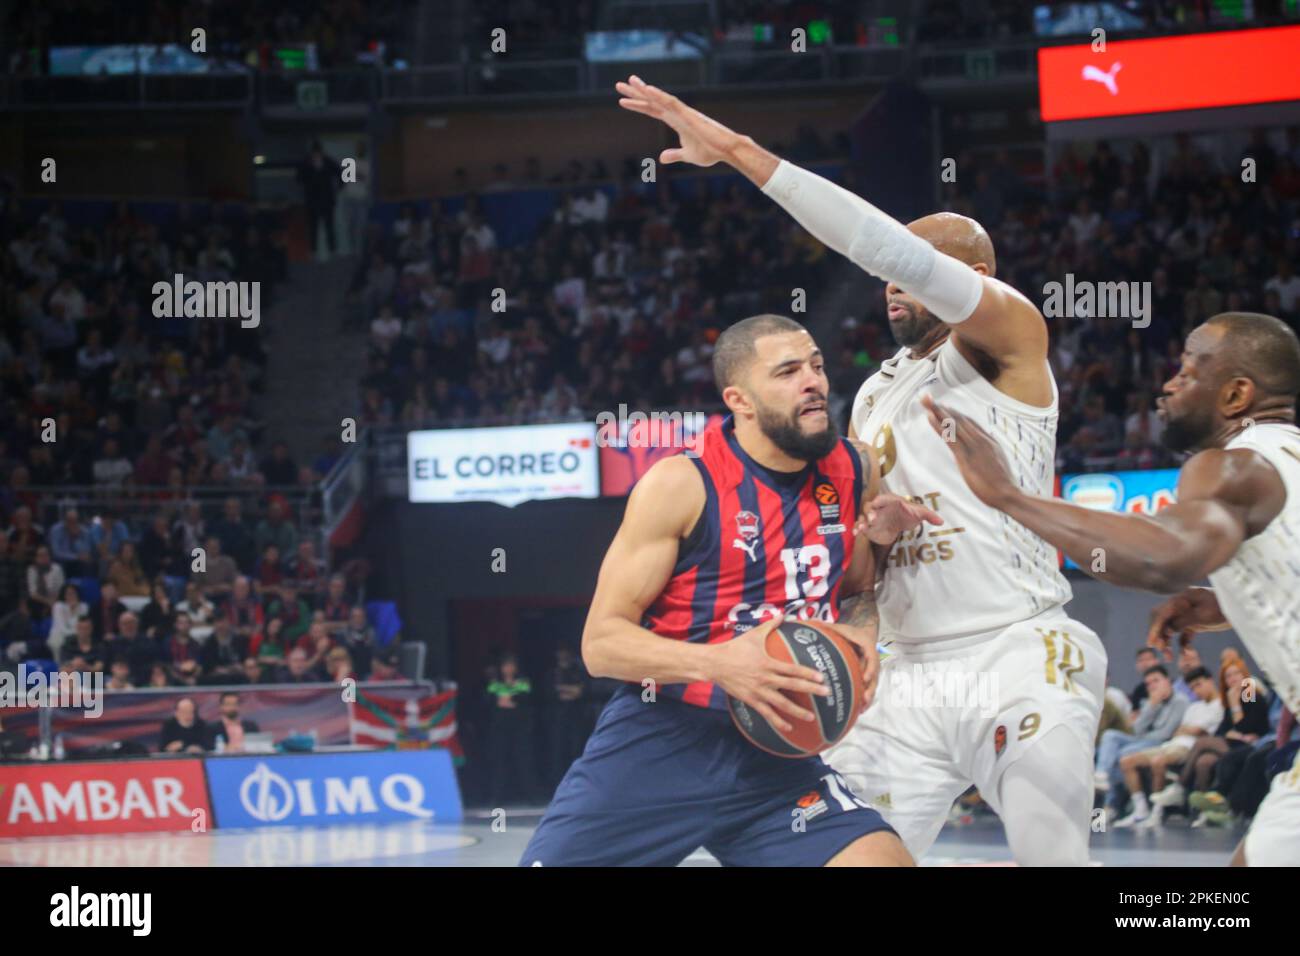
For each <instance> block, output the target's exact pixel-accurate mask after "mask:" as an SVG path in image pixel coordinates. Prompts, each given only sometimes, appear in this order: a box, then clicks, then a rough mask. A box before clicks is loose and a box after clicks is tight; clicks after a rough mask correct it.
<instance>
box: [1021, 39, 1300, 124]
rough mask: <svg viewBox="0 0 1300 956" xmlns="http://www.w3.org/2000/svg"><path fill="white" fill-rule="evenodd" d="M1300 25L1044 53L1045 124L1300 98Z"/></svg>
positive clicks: (1040, 73)
mask: <svg viewBox="0 0 1300 956" xmlns="http://www.w3.org/2000/svg"><path fill="white" fill-rule="evenodd" d="M1297 64H1300V26H1295V27H1277V28H1273V29H1263V30H1233V31H1229V32H1224V33H1198V34H1194V35H1192V36H1182V37H1162V38H1159V39H1154V40H1116V41H1113V42H1107V43H1106V49H1105V51H1104V52H1094V51H1093V49H1092V46H1091V44H1083V45H1079V46H1055V47H1042V48H1040V49H1039V51H1038V96H1039V108H1040V112H1041V115H1042V118H1043V121H1044V122H1049V123H1050V122H1056V121H1061V120H1079V119H1093V118H1100V117H1108V116H1130V115H1134V114H1142V113H1168V112H1174V111H1177V110H1199V109H1214V108H1218V107H1224V106H1243V105H1247V104H1253V103H1275V102H1279V101H1285V100H1300V67H1298V66H1297Z"/></svg>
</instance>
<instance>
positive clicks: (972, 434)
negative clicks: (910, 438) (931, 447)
mask: <svg viewBox="0 0 1300 956" xmlns="http://www.w3.org/2000/svg"><path fill="white" fill-rule="evenodd" d="M921 404H922V405H924V406H925V410H926V411H927V412H928V413H929V416H930V427H931V428H933V429H934V430H935V432H936V433H937V434H938V435H939V437H940V438H942V439H943V440H944V441H945V442H946V443H947V445H948V448H949V449H950V450H951V451H952V454H953V457H954V458H956V459H957V467H958V468H960V469H961V474H962V477H963V478H965V479H966V484H968V485H970V490H971V491H973V492H975V497H977V498H979V500H980V501H982V502H984V503H985V504H986V505H989V506H991V507H993V508H1000V507H1001V506H1002V504H1003V503H1005V502H1006V500H1007V499H1008V497H1009V496H1011V495H1014V494H1015V493H1016V492H1017V490H1018V489H1017V487H1016V482H1015V479H1014V478H1012V477H1011V470H1010V469H1009V468H1008V467H1007V462H1006V459H1005V458H1004V457H1003V455H1002V449H1001V448H999V447H998V444H997V442H995V441H994V440H993V439H992V437H990V435H989V433H988V432H986V431H985V430H984V429H982V428H980V426H979V425H977V424H975V423H974V422H973V421H971V420H970V419H969V418H967V417H966V416H965V415H963V414H962V413H961V412H958V411H954V410H952V409H948V408H944V407H943V406H942V405H939V404H937V403H936V402H935V400H934V399H933V398H931V397H930V396H929V395H922V396H921Z"/></svg>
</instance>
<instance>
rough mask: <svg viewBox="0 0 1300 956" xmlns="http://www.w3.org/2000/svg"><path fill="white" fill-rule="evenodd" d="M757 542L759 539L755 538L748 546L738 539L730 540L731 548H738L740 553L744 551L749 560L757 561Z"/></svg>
mask: <svg viewBox="0 0 1300 956" xmlns="http://www.w3.org/2000/svg"><path fill="white" fill-rule="evenodd" d="M758 541H759V539H758V538H755V539H754V540H753V541H750V542H749V543H748V544H746V543H745V542H744V541H742V540H740V539H739V538H733V539H732V540H731V546H732V547H733V548H739V549H740V550H741V551H744V552H745V553H746V554H747V555H749V560H751V561H757V560H758V555H757V554H755V551H756V550H757V548H758Z"/></svg>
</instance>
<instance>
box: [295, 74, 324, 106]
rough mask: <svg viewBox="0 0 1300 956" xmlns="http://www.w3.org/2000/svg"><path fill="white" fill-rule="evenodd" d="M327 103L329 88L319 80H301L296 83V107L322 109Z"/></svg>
mask: <svg viewBox="0 0 1300 956" xmlns="http://www.w3.org/2000/svg"><path fill="white" fill-rule="evenodd" d="M329 104H330V97H329V90H328V89H327V88H326V86H325V84H324V82H322V81H321V80H303V81H302V82H301V83H299V84H298V109H300V110H323V109H324V108H325V107H327V106H329Z"/></svg>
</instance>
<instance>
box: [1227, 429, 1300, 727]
mask: <svg viewBox="0 0 1300 956" xmlns="http://www.w3.org/2000/svg"><path fill="white" fill-rule="evenodd" d="M1227 447H1228V448H1229V449H1235V448H1249V449H1251V450H1252V451H1254V452H1257V453H1258V454H1260V455H1262V456H1263V457H1264V458H1265V460H1267V461H1268V463H1269V464H1270V465H1272V466H1273V467H1274V468H1276V469H1277V473H1278V474H1279V475H1281V476H1282V483H1283V485H1285V486H1286V503H1285V504H1284V505H1283V506H1282V510H1281V512H1280V513H1279V514H1278V516H1277V517H1276V518H1274V519H1273V520H1272V521H1270V522H1269V523H1268V526H1267V527H1266V528H1265V529H1264V530H1263V531H1261V532H1260V533H1259V534H1257V535H1255V536H1254V537H1253V538H1247V539H1246V540H1245V541H1244V542H1242V545H1241V547H1240V548H1238V549H1237V553H1236V554H1234V555H1233V556H1232V559H1231V560H1230V561H1228V563H1227V564H1225V565H1224V566H1223V567H1221V568H1219V569H1218V570H1217V571H1215V572H1214V573H1212V574H1211V575H1210V583H1211V584H1212V585H1214V594H1215V597H1217V598H1218V600H1219V608H1220V609H1221V610H1222V611H1223V616H1224V617H1226V618H1227V619H1228V623H1230V624H1231V625H1232V627H1233V630H1235V631H1236V632H1237V633H1238V634H1239V635H1241V639H1242V641H1244V642H1245V644H1246V648H1247V649H1248V650H1249V651H1250V654H1251V656H1252V657H1254V658H1255V660H1256V662H1257V663H1258V664H1259V666H1260V667H1261V668H1263V670H1264V678H1265V680H1266V681H1267V682H1268V684H1269V686H1271V687H1272V688H1274V689H1275V690H1276V691H1277V692H1278V693H1279V694H1280V695H1281V696H1282V701H1283V702H1284V703H1285V704H1286V705H1287V707H1288V708H1289V709H1290V710H1291V713H1293V714H1300V429H1297V428H1296V427H1295V426H1294V425H1282V424H1260V425H1252V426H1250V427H1248V428H1245V429H1243V430H1242V432H1241V434H1240V435H1238V436H1237V437H1236V438H1234V439H1233V440H1232V441H1230V442H1228V445H1227Z"/></svg>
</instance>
